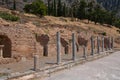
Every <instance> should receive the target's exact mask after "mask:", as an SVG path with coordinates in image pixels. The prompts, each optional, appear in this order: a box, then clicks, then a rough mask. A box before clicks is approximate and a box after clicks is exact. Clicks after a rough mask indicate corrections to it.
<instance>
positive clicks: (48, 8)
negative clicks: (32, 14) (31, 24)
mask: <svg viewBox="0 0 120 80" xmlns="http://www.w3.org/2000/svg"><path fill="white" fill-rule="evenodd" d="M47 11H48V15H50V14H51V12H50V0H48V6H47Z"/></svg>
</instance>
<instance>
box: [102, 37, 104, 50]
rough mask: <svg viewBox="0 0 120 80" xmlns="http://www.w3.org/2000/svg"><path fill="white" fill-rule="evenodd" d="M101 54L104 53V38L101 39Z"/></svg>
mask: <svg viewBox="0 0 120 80" xmlns="http://www.w3.org/2000/svg"><path fill="white" fill-rule="evenodd" d="M102 52H104V37H102Z"/></svg>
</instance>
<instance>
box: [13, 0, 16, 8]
mask: <svg viewBox="0 0 120 80" xmlns="http://www.w3.org/2000/svg"><path fill="white" fill-rule="evenodd" d="M13 10H16V0H13Z"/></svg>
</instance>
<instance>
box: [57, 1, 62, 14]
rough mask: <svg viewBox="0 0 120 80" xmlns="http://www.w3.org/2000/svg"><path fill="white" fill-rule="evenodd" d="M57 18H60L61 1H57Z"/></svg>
mask: <svg viewBox="0 0 120 80" xmlns="http://www.w3.org/2000/svg"><path fill="white" fill-rule="evenodd" d="M57 16H62V4H61V0H58V5H57Z"/></svg>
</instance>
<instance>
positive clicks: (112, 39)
mask: <svg viewBox="0 0 120 80" xmlns="http://www.w3.org/2000/svg"><path fill="white" fill-rule="evenodd" d="M111 48H112V49H113V48H114V38H113V37H112V38H111Z"/></svg>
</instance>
